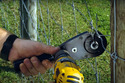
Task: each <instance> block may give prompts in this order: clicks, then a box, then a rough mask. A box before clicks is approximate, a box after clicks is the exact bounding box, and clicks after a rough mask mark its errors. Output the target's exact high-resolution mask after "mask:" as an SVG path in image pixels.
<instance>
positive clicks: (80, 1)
mask: <svg viewBox="0 0 125 83" xmlns="http://www.w3.org/2000/svg"><path fill="white" fill-rule="evenodd" d="M61 1H62V2H61V5H62V17H63V28H64V31H63V37H62V34H61V33H62V32H61V27H60V26H58V25H56V24H55V22H54V21H53V20H52V19H51V18H50V16H49V19H50V20H49V28H50V32H49V29H48V21H47V19H48V16H47V12H46V11H47V10H46V8H47V3H46V0H44V1H43V0H42V1H41V2H42V3H43V4H44V6H45V8H44V7H43V6H42V5H40V6H41V10H42V15H43V21H44V24H45V25H44V27H45V31H46V35H47V37H49V35H50V43H51V45H53V46H58V45H60V44H61V43H63V42H64V41H66V40H67V39H69V38H71V37H73V36H75V35H77V34H79V33H82V32H84V31H91V29H90V25H89V23H88V22H87V21H86V20H85V18H84V17H83V16H81V15H80V13H78V12H77V11H75V14H76V19H77V29H78V33H77V32H76V28H75V21H74V14H73V10H72V9H73V8H72V7H71V6H70V5H68V4H66V1H65V0H61ZM69 2H70V3H72V0H69ZM48 4H49V11H50V12H51V13H52V15H53V18H54V19H56V20H57V23H58V24H61V17H60V5H59V3H58V0H50V1H49V3H48ZM74 4H75V7H77V8H78V9H79V10H80V11H81V12H82V13H83V14H84V15H85V16H86V17H87V19H88V20H90V18H89V15H88V13H87V9H86V5H85V2H84V0H74ZM87 4H88V9H89V10H90V13H91V17H92V19H93V25H94V27H96V14H97V16H98V23H97V24H98V30H99V31H100V32H102V33H103V34H104V35H110V1H109V0H87ZM7 6H8V7H7ZM1 7H2V9H1ZM18 10H19V1H18V0H15V2H13V1H12V0H7V1H5V0H4V1H3V2H2V3H1V2H0V27H3V28H6V29H7V30H8V31H10V32H12V33H14V34H16V35H18V36H20V31H19V30H20V29H19V28H20V15H19V11H18ZM13 12H14V14H15V16H16V19H15V18H14V15H13ZM38 15H39V18H38V21H39V23H40V29H38V32H39V34H40V38H41V40H42V42H43V43H46V44H47V42H46V38H45V36H44V35H45V33H44V28H43V24H42V19H41V18H40V11H39V9H38ZM65 31H67V32H65ZM67 33H68V35H69V37H68V36H67ZM106 38H107V41H108V46H107V50H108V51H110V37H109V36H106ZM38 41H39V40H38ZM96 59H97V68H98V75H99V76H100V83H109V82H110V80H111V77H110V74H111V72H110V55H109V54H108V53H107V52H104V53H103V54H102V55H101V56H99V57H97V58H96ZM89 61H90V62H91V63H92V64H93V66H94V68H95V58H91V59H89ZM78 64H79V65H80V67H81V72H82V73H83V75H84V77H85V83H96V78H95V73H94V71H93V69H92V67H91V65H90V64H89V63H88V61H87V60H86V59H84V60H80V61H79V62H78ZM48 72H49V71H47V72H46V73H45V74H43V75H40V76H39V77H38V76H35V77H33V78H34V82H35V83H37V82H38V81H39V80H41V82H43V81H42V79H44V82H45V83H47V82H48V80H49V81H51V80H52V73H48ZM49 74H50V75H49ZM48 76H50V77H51V79H49V78H50V77H48ZM5 77H6V78H5ZM25 79H26V80H27V83H31V81H32V80H31V79H29V78H22V77H20V76H18V74H16V73H14V70H13V66H12V64H11V63H8V62H6V61H3V60H0V82H1V83H17V82H18V83H20V82H21V81H22V82H24V81H25Z"/></svg>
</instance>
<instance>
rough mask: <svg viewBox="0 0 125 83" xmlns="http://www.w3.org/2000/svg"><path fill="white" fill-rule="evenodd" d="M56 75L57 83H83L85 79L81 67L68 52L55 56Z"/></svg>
mask: <svg viewBox="0 0 125 83" xmlns="http://www.w3.org/2000/svg"><path fill="white" fill-rule="evenodd" d="M55 61H56V62H55V65H54V75H53V78H54V79H55V83H83V81H84V77H83V75H82V73H80V70H81V69H80V67H79V66H78V65H77V64H76V62H75V61H74V60H73V59H72V58H71V56H70V55H69V54H68V52H67V51H66V50H60V51H59V52H57V53H56V54H55Z"/></svg>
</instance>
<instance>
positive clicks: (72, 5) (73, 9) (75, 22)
mask: <svg viewBox="0 0 125 83" xmlns="http://www.w3.org/2000/svg"><path fill="white" fill-rule="evenodd" d="M72 7H73V14H74V20H75V27H76V33H77V34H78V29H77V20H76V13H75V5H74V1H73V0H72Z"/></svg>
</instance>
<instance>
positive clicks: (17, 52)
mask: <svg viewBox="0 0 125 83" xmlns="http://www.w3.org/2000/svg"><path fill="white" fill-rule="evenodd" d="M58 50H59V47H52V46H48V45H45V44H43V43H40V42H35V41H31V40H23V39H19V38H18V39H16V40H15V41H14V43H13V47H12V49H11V50H10V54H9V58H8V59H9V60H10V61H11V62H13V61H15V60H18V59H22V58H26V57H31V58H30V59H28V58H26V59H24V62H23V63H21V64H20V70H21V72H22V73H23V74H24V75H26V76H30V75H37V74H38V73H39V72H40V73H44V72H45V71H46V70H47V69H48V68H51V67H52V65H53V63H52V62H50V61H49V60H43V61H42V62H40V61H39V60H38V59H37V57H36V56H38V55H41V54H43V53H47V54H54V53H55V52H57V51H58ZM34 55H36V56H34Z"/></svg>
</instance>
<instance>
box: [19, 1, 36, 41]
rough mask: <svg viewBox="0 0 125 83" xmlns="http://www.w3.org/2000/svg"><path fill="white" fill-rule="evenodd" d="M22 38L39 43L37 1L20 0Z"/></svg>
mask: <svg viewBox="0 0 125 83" xmlns="http://www.w3.org/2000/svg"><path fill="white" fill-rule="evenodd" d="M20 22H21V37H22V38H26V39H31V40H34V41H37V0H20Z"/></svg>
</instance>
